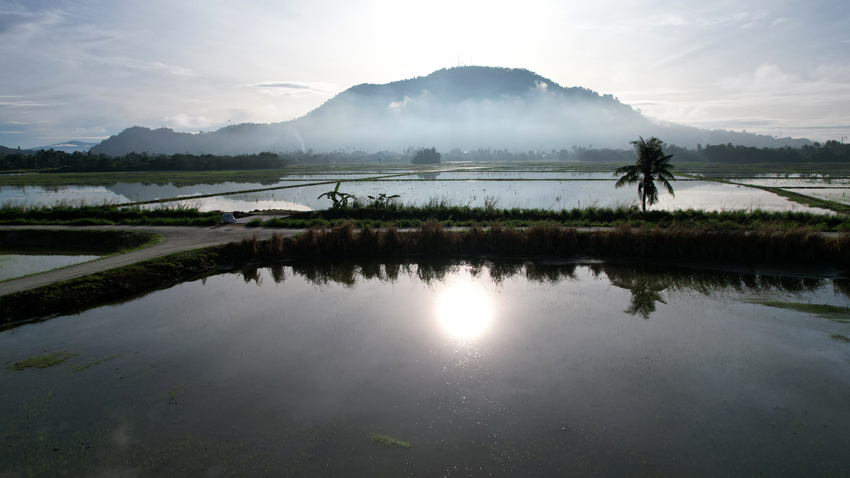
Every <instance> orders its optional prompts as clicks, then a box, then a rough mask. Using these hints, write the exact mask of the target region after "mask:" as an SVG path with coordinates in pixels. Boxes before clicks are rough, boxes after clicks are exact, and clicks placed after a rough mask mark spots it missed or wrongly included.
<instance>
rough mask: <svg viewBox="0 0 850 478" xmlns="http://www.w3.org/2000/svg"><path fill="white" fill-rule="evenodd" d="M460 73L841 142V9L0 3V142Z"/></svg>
mask: <svg viewBox="0 0 850 478" xmlns="http://www.w3.org/2000/svg"><path fill="white" fill-rule="evenodd" d="M459 64H465V65H483V66H499V67H509V68H525V69H528V70H531V71H533V72H535V73H538V74H540V75H542V76H544V77H546V78H549V79H551V80H552V81H554V82H556V83H558V84H560V85H561V86H565V87H570V86H582V87H585V88H589V89H592V90H594V91H597V92H599V93H600V94H613V95H614V96H616V97H618V98H619V99H620V101H622V102H624V103H627V104H630V105H632V106H634V107H635V108H640V109H641V111H642V112H643V114H645V115H647V116H650V117H653V118H657V119H659V120H663V121H670V122H676V123H683V124H688V125H692V126H698V127H703V128H711V129H716V128H722V129H729V130H734V131H741V130H746V131H748V132H752V133H762V134H769V135H772V136H779V135H781V136H783V137H784V136H792V137H807V138H810V139H813V140H817V141H825V140H830V139H834V140H839V141H841V140H842V138H843V137H845V136H850V2H847V1H846V0H824V1H814V2H803V1H787V0H736V1H725V0H716V1H712V2H705V1H690V0H645V1H642V2H634V1H614V0H595V1H593V2H584V1H581V2H580V1H563V0H562V1H549V0H525V1H523V2H518V1H510V2H507V1H499V0H428V1H414V0H410V1H405V0H372V1H358V0H311V1H309V2H308V1H288V0H275V1H264V0H256V1H252V0H243V1H240V2H234V1H217V0H204V1H189V0H180V1H175V0H169V1H161V0H145V1H143V2H142V1H136V0H121V1H118V2H116V1H114V0H110V1H103V0H74V1H58V0H50V1H47V0H44V1H42V0H28V1H6V0H0V145H3V146H8V147H17V146H20V147H22V148H30V147H37V146H43V145H49V144H55V143H61V142H64V141H68V140H81V141H86V142H99V141H101V140H103V139H105V138H107V137H109V136H110V135H114V134H118V133H119V132H121V131H122V130H123V129H124V128H127V127H130V126H135V125H138V126H146V127H150V128H158V127H161V126H165V127H169V128H173V129H175V130H177V131H187V132H197V131H211V130H215V129H218V128H220V127H223V126H227V125H231V124H237V123H243V122H252V123H268V122H279V121H286V120H290V119H293V118H297V117H299V116H302V115H304V114H306V113H307V112H308V111H310V110H312V109H314V108H316V107H318V106H320V105H321V104H322V103H324V102H325V101H327V100H328V99H330V98H331V97H332V96H333V95H335V94H337V93H339V92H341V91H343V90H345V89H347V88H349V87H351V86H353V85H356V84H360V83H378V84H380V83H387V82H391V81H396V80H402V79H407V78H412V77H416V76H425V75H427V74H429V73H431V72H433V71H435V70H438V69H441V68H447V67H452V66H457V65H459ZM844 141H848V139H845V140H844Z"/></svg>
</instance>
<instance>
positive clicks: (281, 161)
mask: <svg viewBox="0 0 850 478" xmlns="http://www.w3.org/2000/svg"><path fill="white" fill-rule="evenodd" d="M421 149H422V148H413V147H410V148H407V149H406V150H404V151H403V152H400V153H399V152H394V151H379V152H375V153H366V152H365V151H362V150H342V149H340V150H336V151H329V152H319V153H317V152H314V151H313V150H312V149H308V150H306V151H290V152H285V153H272V152H264V153H258V154H241V155H237V156H219V155H213V154H203V155H193V154H188V153H186V154H171V155H168V154H149V153H130V154H126V155H124V156H120V157H112V156H108V155H105V154H102V153H101V154H92V153H91V152H88V153H81V152H79V151H77V152H73V153H66V152H63V151H57V150H53V149H49V150H38V151H19V150H11V149H8V148H4V150H0V171H14V170H53V171H59V172H95V171H97V172H108V171H204V170H227V169H277V168H282V167H284V166H286V165H288V164H319V165H321V164H358V163H381V162H385V163H386V162H411V161H412V159H413V158H414V157H415V155H416V154H417V152H419V151H420V150H421ZM4 151H5V152H4ZM10 151H11V152H10ZM435 152H436V150H435ZM664 152H665V153H667V154H672V155H674V161H675V162H680V163H681V162H706V163H732V164H743V163H776V164H793V163H841V162H848V163H850V144H844V143H841V142H838V141H827V142H825V143H817V142H816V143H813V144H811V145H805V146H803V147H801V148H791V147H784V148H754V147H749V146H735V145H733V144H731V143H729V144H720V145H707V146H705V147H703V146H702V145H698V146H697V148H696V149H688V148H683V147H680V146H676V145H674V144H665V145H664ZM437 154H439V153H437ZM442 161H444V162H447V161H516V162H522V161H583V162H597V163H600V162H607V163H631V162H633V161H634V152H633V151H632V150H631V149H608V148H602V149H592V148H584V147H578V146H573V147H572V148H571V149H569V150H568V149H561V150H555V149H552V150H549V151H546V150H528V151H510V150H507V149H490V148H478V149H475V150H469V151H462V150H460V149H457V148H455V149H452V150H451V151H448V152H445V153H442Z"/></svg>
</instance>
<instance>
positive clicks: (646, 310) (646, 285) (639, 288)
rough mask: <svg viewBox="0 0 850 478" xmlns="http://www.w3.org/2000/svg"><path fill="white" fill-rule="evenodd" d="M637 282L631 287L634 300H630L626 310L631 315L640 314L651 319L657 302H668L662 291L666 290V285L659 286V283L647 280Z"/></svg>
mask: <svg viewBox="0 0 850 478" xmlns="http://www.w3.org/2000/svg"><path fill="white" fill-rule="evenodd" d="M635 282H636V283H635V284H632V287H630V288H629V291H631V293H632V300H631V301H630V302H629V308H628V309H626V310H625V311H624V312H626V313H628V314H631V315H638V314H640V316H641V317H643V318H644V319H649V315H650V314H652V313H653V312H655V303H656V302H661V303H662V304H666V303H667V302H666V301H665V300H664V299H662V298H661V291H662V290H664V287H660V288H659V286H658V284H652V283H651V282H650V281H646V280H637V281H635Z"/></svg>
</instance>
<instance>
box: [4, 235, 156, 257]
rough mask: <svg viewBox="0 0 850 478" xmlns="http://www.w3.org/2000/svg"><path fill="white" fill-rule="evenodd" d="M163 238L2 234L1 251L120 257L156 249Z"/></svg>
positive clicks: (151, 236)
mask: <svg viewBox="0 0 850 478" xmlns="http://www.w3.org/2000/svg"><path fill="white" fill-rule="evenodd" d="M160 240H162V236H160V235H159V234H154V233H152V232H142V231H138V232H137V231H90V230H69V229H62V230H53V229H50V230H48V229H15V230H8V229H7V230H0V251H29V250H38V251H45V250H47V251H56V252H64V251H67V252H74V253H93V254H98V255H104V254H117V253H122V252H128V251H131V250H134V249H139V248H142V247H147V246H151V245H154V244H156V243H158V242H159V241H160Z"/></svg>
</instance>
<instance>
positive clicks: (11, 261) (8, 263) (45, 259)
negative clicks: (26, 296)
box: [0, 253, 100, 281]
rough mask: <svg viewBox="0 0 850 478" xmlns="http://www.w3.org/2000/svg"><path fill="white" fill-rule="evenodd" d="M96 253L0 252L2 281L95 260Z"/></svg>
mask: <svg viewBox="0 0 850 478" xmlns="http://www.w3.org/2000/svg"><path fill="white" fill-rule="evenodd" d="M99 257H100V256H94V255H89V254H86V255H56V254H4V253H0V281H3V280H8V279H14V278H15V277H23V276H27V275H30V274H37V273H39V272H45V271H50V270H53V269H58V268H60V267H67V266H70V265H74V264H79V263H81V262H88V261H93V260H95V259H97V258H99Z"/></svg>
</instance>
